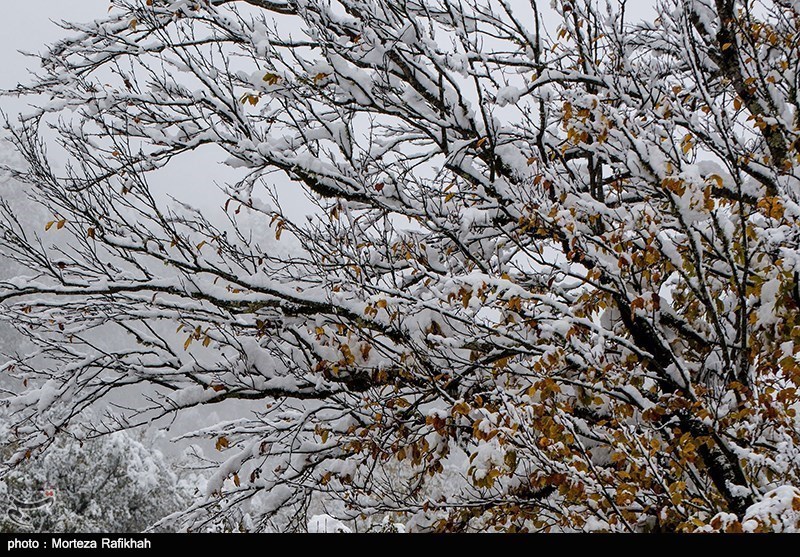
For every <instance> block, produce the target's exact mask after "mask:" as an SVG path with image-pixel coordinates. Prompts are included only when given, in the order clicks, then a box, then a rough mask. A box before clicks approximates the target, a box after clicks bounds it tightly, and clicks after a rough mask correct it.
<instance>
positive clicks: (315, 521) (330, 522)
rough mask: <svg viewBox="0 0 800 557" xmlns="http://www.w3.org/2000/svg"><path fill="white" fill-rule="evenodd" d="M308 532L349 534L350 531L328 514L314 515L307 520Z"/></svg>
mask: <svg viewBox="0 0 800 557" xmlns="http://www.w3.org/2000/svg"><path fill="white" fill-rule="evenodd" d="M308 532H309V533H311V534H350V533H351V532H352V530H350V528H348V527H347V526H345V524H344V522H342V521H341V520H338V519H336V518H333V517H332V516H330V515H328V514H316V515H314V516H312V517H311V518H310V519H309V520H308Z"/></svg>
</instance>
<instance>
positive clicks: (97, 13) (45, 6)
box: [0, 0, 109, 113]
mask: <svg viewBox="0 0 800 557" xmlns="http://www.w3.org/2000/svg"><path fill="white" fill-rule="evenodd" d="M108 7H109V2H108V0H72V1H67V0H25V1H24V2H15V3H13V5H12V6H5V9H4V10H3V17H2V18H0V90H5V89H11V88H13V87H14V86H15V85H16V84H17V83H19V82H23V81H26V79H27V76H28V68H32V69H35V68H36V67H37V66H38V64H37V62H36V60H35V59H34V58H29V57H26V56H23V55H22V54H20V53H19V52H18V51H20V50H22V51H27V52H42V51H43V50H45V45H47V44H52V43H53V42H55V41H57V40H58V39H60V38H62V37H64V36H65V33H66V32H65V31H64V30H63V29H61V28H59V27H58V26H57V25H56V24H55V23H54V21H60V20H69V21H90V20H92V19H97V18H99V17H102V16H103V15H104V14H105V13H106V12H107V11H108ZM0 106H2V108H3V110H4V111H6V112H8V113H14V112H18V111H19V110H24V106H25V105H24V103H22V102H19V101H17V102H15V101H14V100H13V99H7V98H4V99H2V101H0Z"/></svg>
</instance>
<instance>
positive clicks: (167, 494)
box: [0, 432, 188, 532]
mask: <svg viewBox="0 0 800 557" xmlns="http://www.w3.org/2000/svg"><path fill="white" fill-rule="evenodd" d="M0 492H2V501H3V508H4V509H6V510H9V509H16V508H17V506H18V505H19V504H20V503H22V505H23V506H25V505H28V506H30V505H31V503H36V502H38V501H43V500H50V501H52V502H49V504H47V505H41V507H40V508H36V507H35V506H34V508H23V509H17V510H18V511H20V512H19V513H17V514H18V515H17V516H14V515H11V514H8V513H4V515H3V516H2V517H0V531H5V532H21V531H26V530H28V531H45V532H143V531H145V530H147V529H149V528H151V527H153V526H154V525H156V524H157V523H158V521H160V520H161V519H163V518H165V517H167V516H168V515H169V514H171V513H174V512H176V511H177V510H179V509H180V508H181V506H182V505H185V504H186V502H187V501H186V496H187V495H188V490H187V489H186V488H185V487H182V486H181V485H180V483H179V481H178V477H177V476H176V474H175V472H174V471H173V470H171V468H170V463H169V462H168V461H167V460H166V459H165V458H164V456H163V455H162V454H161V453H160V452H159V451H157V450H153V449H152V448H151V447H149V446H147V445H145V444H143V443H141V442H140V441H138V440H137V439H135V438H134V437H133V436H131V435H130V434H128V433H126V432H117V433H114V434H111V435H108V436H104V437H101V438H98V439H93V440H89V441H85V442H79V441H77V440H74V439H70V438H66V437H65V438H59V439H58V440H57V441H56V442H55V444H54V446H52V447H50V448H49V449H48V451H46V452H45V454H44V455H42V457H41V458H40V459H36V460H34V459H29V460H26V461H25V463H24V464H22V465H20V466H17V467H15V468H14V469H13V470H11V471H10V472H9V473H7V474H5V475H4V476H3V478H2V479H1V480H0Z"/></svg>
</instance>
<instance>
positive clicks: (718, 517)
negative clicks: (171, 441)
mask: <svg viewBox="0 0 800 557" xmlns="http://www.w3.org/2000/svg"><path fill="white" fill-rule="evenodd" d="M65 27H66V29H68V30H69V31H70V32H71V35H72V37H71V38H69V39H66V40H63V41H61V42H58V43H56V44H55V45H53V46H52V47H51V48H50V49H49V51H48V52H47V53H45V54H44V55H43V56H42V57H41V62H42V69H41V70H40V71H39V73H38V74H37V76H36V77H35V78H34V79H33V81H32V83H31V84H29V85H25V86H20V88H19V89H18V90H17V91H16V93H18V94H24V95H39V96H38V97H36V98H37V99H39V101H40V107H41V108H40V109H39V110H38V111H36V112H34V113H33V114H31V115H28V116H27V117H26V118H25V119H23V120H21V121H20V122H18V123H15V124H14V126H13V129H12V132H13V133H14V135H15V142H16V144H17V146H18V148H19V149H20V151H21V153H22V154H23V156H24V157H25V159H26V161H27V170H25V171H24V172H21V173H17V176H18V177H19V178H21V179H23V180H24V181H26V182H27V183H29V184H30V185H31V188H32V191H33V192H34V195H35V196H36V197H37V198H38V199H39V201H40V203H41V204H42V205H43V206H44V207H46V208H47V210H48V211H49V214H51V215H52V216H51V217H48V218H49V220H48V222H46V223H42V227H41V228H40V229H39V230H37V231H36V233H35V234H29V233H23V232H22V229H23V227H22V224H21V222H20V219H21V217H20V215H15V214H14V213H13V211H10V210H6V211H5V213H4V220H3V224H2V250H3V251H5V253H6V254H7V255H8V256H10V257H12V258H14V259H15V260H16V261H17V262H19V263H21V264H22V265H23V266H24V267H26V268H27V269H29V270H28V271H26V273H24V274H23V275H22V276H21V277H19V278H17V279H13V280H5V281H3V282H0V300H1V301H2V303H3V304H4V305H3V308H4V311H3V313H2V315H3V317H4V318H5V319H7V320H8V321H11V322H13V323H14V324H15V325H16V326H17V327H18V328H19V329H20V330H21V331H24V332H25V334H27V335H28V336H29V337H30V338H31V340H32V341H33V342H35V344H36V345H37V346H38V348H39V350H40V351H41V353H42V357H43V358H45V359H46V361H47V362H50V364H48V365H47V366H33V365H31V364H30V363H29V362H28V361H17V362H13V363H12V364H11V365H10V366H9V367H8V368H7V370H6V371H7V372H10V373H13V374H15V375H17V376H18V377H19V378H20V379H22V380H24V381H25V386H26V387H25V389H24V390H23V391H22V392H20V393H19V394H18V396H16V397H12V398H11V399H9V401H8V404H9V406H10V410H11V411H12V412H13V413H14V414H13V415H14V432H15V434H16V435H17V437H18V442H19V443H20V449H19V450H18V451H17V453H16V457H15V458H16V459H17V460H20V459H24V458H25V456H26V455H32V454H34V455H35V454H36V453H37V450H38V447H40V446H46V445H47V444H48V443H49V442H50V440H51V439H52V438H53V437H54V436H58V435H59V433H60V432H62V431H63V430H66V429H69V428H71V427H74V424H76V423H78V422H81V421H83V422H87V421H88V420H86V419H83V416H82V415H81V411H82V409H84V408H87V407H102V408H103V410H104V412H103V414H102V418H101V419H97V420H93V421H91V422H90V423H85V424H84V426H85V427H91V428H93V431H94V432H95V433H97V434H102V433H106V432H112V431H116V430H124V429H128V428H133V427H136V426H138V425H140V424H144V423H149V422H151V421H153V420H158V419H160V418H162V417H169V416H175V415H177V416H180V415H181V414H182V413H184V412H186V411H187V410H189V409H192V408H194V407H198V406H201V407H207V408H212V407H215V406H217V405H232V404H233V405H236V404H238V405H240V406H239V407H240V408H241V412H240V414H239V416H238V418H237V419H233V420H227V421H220V422H219V423H218V424H216V425H212V426H208V427H202V428H200V429H198V430H197V431H196V432H195V433H194V434H193V435H191V436H190V437H194V438H197V439H200V440H202V439H206V440H207V442H208V443H209V444H210V445H213V446H214V449H213V450H211V451H210V453H212V454H216V455H217V460H218V462H217V463H216V468H215V470H216V471H215V473H214V475H213V477H212V478H211V481H209V483H208V488H207V490H206V492H205V495H204V496H203V497H201V498H199V499H198V500H197V501H196V502H195V504H194V505H193V506H192V507H191V508H190V509H189V510H188V511H187V512H186V513H185V514H184V516H183V519H182V522H181V524H182V525H183V526H184V527H186V528H190V529H198V528H203V527H204V525H206V524H208V523H209V521H212V520H215V517H219V516H226V515H230V514H231V513H237V512H240V510H241V509H242V508H244V507H245V506H246V505H248V504H249V503H252V502H253V501H254V500H255V499H258V500H259V504H258V505H252V508H253V509H258V511H257V512H255V513H254V514H250V515H248V516H249V520H248V522H247V528H248V529H254V530H258V529H265V528H267V527H268V525H269V524H270V520H271V518H272V517H273V515H275V513H280V512H286V510H287V509H294V508H297V509H302V508H303V507H304V506H306V505H307V504H308V502H309V501H310V500H312V499H314V498H319V497H323V498H324V499H326V500H328V501H331V502H338V503H337V504H335V505H334V504H333V503H331V505H330V508H331V509H333V510H332V511H330V512H327V511H326V512H324V513H317V516H322V515H323V514H324V515H330V516H331V517H332V519H335V520H339V521H344V522H342V524H343V525H345V527H347V528H350V526H348V525H347V524H349V523H348V522H347V519H353V518H356V517H359V518H360V517H364V516H367V517H368V516H372V515H376V516H383V515H387V516H389V515H391V516H392V517H398V516H402V517H404V519H403V520H402V521H403V522H405V523H406V524H407V525H408V527H409V529H416V530H470V529H492V528H494V529H499V530H520V529H524V530H561V529H577V530H598V529H599V530H612V531H632V530H637V531H638V530H650V531H652V530H694V529H701V530H715V529H728V530H742V529H745V530H750V529H784V530H785V529H792V528H796V527H797V520H796V517H797V513H796V512H794V514H791V513H789V514H782V512H783V510H787V509H788V510H789V511H791V509H797V508H798V506H800V497H798V495H799V494H800V492H798V490H797V487H798V486H800V478H799V477H798V474H800V454H799V453H798V450H799V449H800V439H798V435H800V427H799V426H798V418H797V415H796V411H797V408H798V400H799V399H798V397H799V396H800V394H799V393H798V390H797V389H798V384H800V366H798V361H797V359H796V358H795V353H796V352H797V351H798V350H800V343H798V342H797V341H798V335H800V286H798V276H799V275H798V272H800V227H799V226H798V218H800V206H798V194H800V170H799V169H800V154H798V150H799V149H800V135H799V131H798V130H799V129H800V112H799V111H798V107H799V106H800V97H798V79H799V78H798V75H800V74H798V68H797V61H798V60H800V52H799V50H800V40H799V39H800V6H798V4H797V2H793V1H789V0H759V1H755V0H662V1H660V2H658V4H657V6H655V10H654V13H653V15H652V16H650V17H649V19H646V20H640V19H637V18H634V17H631V15H630V14H627V15H626V3H625V2H621V3H617V2H608V3H604V2H597V1H591V0H555V1H554V2H553V3H552V7H548V6H545V5H544V3H540V2H537V1H536V0H531V2H523V1H521V0H497V1H488V0H460V1H456V0H288V1H287V2H283V1H280V0H274V1H272V0H270V1H267V0H242V1H238V2H237V1H228V0H146V1H145V0H113V1H112V10H111V11H110V12H109V14H108V15H106V16H104V17H103V18H102V19H98V20H97V21H94V22H91V23H88V24H65ZM54 136H55V138H56V139H57V141H58V142H60V143H59V145H60V147H58V148H57V147H55V146H54V145H53V144H52V141H51V140H52V138H53V137H54ZM45 145H47V146H48V147H49V149H50V154H48V153H47V152H46V150H45ZM56 151H57V152H58V154H59V157H62V156H63V157H64V158H65V159H66V160H67V164H66V165H64V164H56V162H55V160H54V157H53V156H52V154H53V153H55V152H56ZM215 158H216V159H218V160H220V161H221V162H222V165H220V168H218V169H215V170H214V172H216V173H220V174H224V172H225V171H226V170H227V171H229V174H228V175H227V176H228V177H229V178H228V181H227V182H226V183H225V185H223V186H221V187H220V190H219V191H217V192H216V193H215V190H213V188H212V187H209V184H204V183H198V182H197V177H196V176H193V177H192V182H191V183H186V182H188V180H182V178H181V173H182V172H186V168H187V166H186V164H190V165H191V164H194V165H198V164H206V165H207V164H208V161H209V160H212V159H215ZM179 161H184V165H183V166H181V163H180V162H179ZM176 168H178V169H181V170H172V171H171V172H170V169H176ZM206 168H209V172H210V170H211V167H209V166H206ZM216 176H217V175H216V174H215V177H216ZM201 179H202V176H201ZM182 182H183V183H182ZM209 182H211V178H210V177H209ZM213 195H217V196H218V198H219V203H218V205H219V209H218V211H216V212H215V211H212V210H209V209H208V208H207V206H208V205H209V204H210V203H209V202H208V201H205V202H204V206H205V207H206V209H202V210H201V209H194V208H193V205H198V204H200V202H201V201H202V199H201V198H202V197H204V196H213ZM173 197H174V198H177V199H173ZM211 199H215V198H213V197H211ZM298 203H304V204H305V205H306V206H307V207H308V210H300V209H299V208H298ZM56 241H57V242H58V243H57V247H55V248H53V247H51V245H52V244H53V243H54V242H56ZM122 334H124V335H125V336H126V338H127V339H128V340H127V342H124V343H121V344H120V343H119V342H110V341H108V342H107V341H106V339H107V338H110V336H113V337H114V338H116V339H119V336H120V335H122ZM109 335H110V336H109ZM120 393H125V394H126V398H125V403H124V404H122V403H119V402H118V400H119V398H118V397H117V395H118V394H120ZM398 461H399V463H398ZM400 464H402V466H400ZM390 471H391V472H390ZM443 474H444V475H446V477H448V478H450V481H448V482H444V483H437V482H440V481H441V478H442V475H443ZM332 513H335V514H336V516H333V514H332ZM391 520H397V519H396V518H392V519H391ZM298 524H300V521H298ZM314 524H316V523H314ZM307 525H308V521H304V522H302V526H298V528H305V527H307Z"/></svg>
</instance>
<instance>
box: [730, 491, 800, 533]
mask: <svg viewBox="0 0 800 557" xmlns="http://www.w3.org/2000/svg"><path fill="white" fill-rule="evenodd" d="M759 526H761V527H762V528H765V529H766V530H768V531H771V532H784V533H789V532H791V533H797V532H800V489H798V488H797V487H795V486H793V485H782V486H780V487H776V488H775V489H773V490H772V491H768V492H767V493H765V494H764V496H763V497H761V500H760V501H758V502H757V503H755V504H753V505H752V506H750V507H749V508H748V509H747V513H745V515H744V519H743V520H742V528H743V529H744V530H745V531H747V532H752V531H755V530H757V529H758V527H759Z"/></svg>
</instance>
